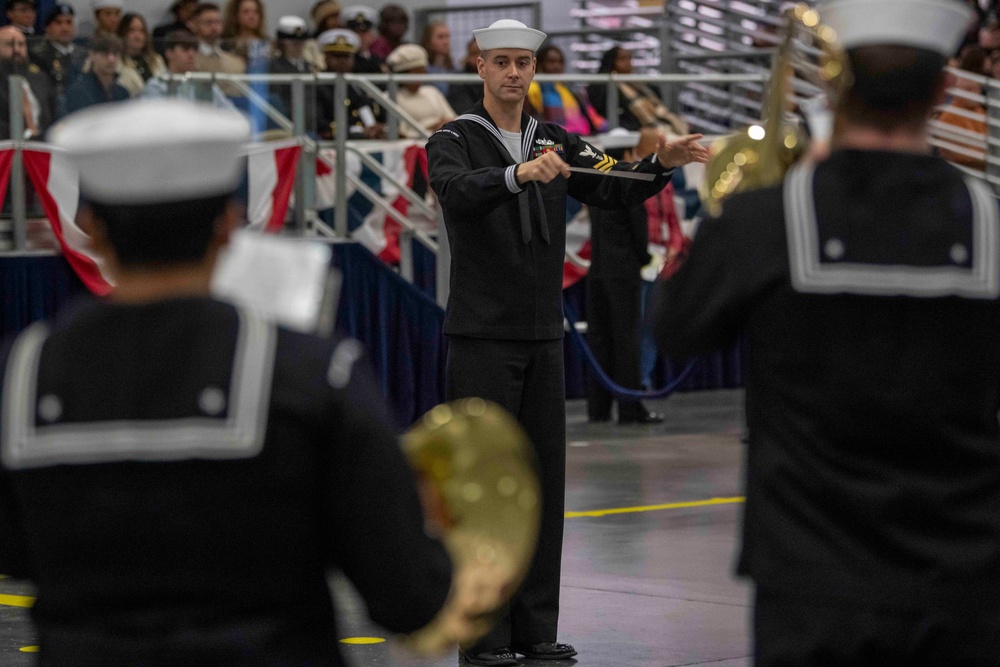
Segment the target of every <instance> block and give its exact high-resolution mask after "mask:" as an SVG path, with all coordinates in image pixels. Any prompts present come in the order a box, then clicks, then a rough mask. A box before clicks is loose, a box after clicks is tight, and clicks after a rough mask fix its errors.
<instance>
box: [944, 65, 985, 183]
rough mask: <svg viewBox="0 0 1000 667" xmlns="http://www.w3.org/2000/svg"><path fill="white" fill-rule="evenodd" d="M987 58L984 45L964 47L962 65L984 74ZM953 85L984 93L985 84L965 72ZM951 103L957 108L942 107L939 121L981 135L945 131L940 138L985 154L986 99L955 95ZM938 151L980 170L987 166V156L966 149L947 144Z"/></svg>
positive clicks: (956, 78) (974, 72)
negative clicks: (956, 148)
mask: <svg viewBox="0 0 1000 667" xmlns="http://www.w3.org/2000/svg"><path fill="white" fill-rule="evenodd" d="M985 60H986V54H985V52H984V51H983V50H982V49H981V48H980V47H973V48H968V49H964V50H963V52H962V55H961V62H959V63H958V68H959V69H961V70H962V71H963V72H969V73H970V74H971V75H974V76H982V71H983V63H984V62H985ZM953 87H954V88H955V89H957V90H959V91H962V92H965V93H969V94H972V95H982V94H983V86H982V84H981V83H980V82H979V81H977V80H975V79H973V78H971V77H966V76H962V75H961V74H958V75H954V83H953ZM949 106H951V107H954V109H945V110H944V111H942V112H941V113H940V115H938V121H940V122H942V123H946V124H948V125H950V126H952V127H955V128H957V129H959V130H963V131H965V132H972V133H974V134H975V135H977V137H978V138H972V137H966V136H955V135H952V134H950V133H945V134H943V135H942V136H941V137H940V138H941V139H943V140H945V141H947V142H948V143H951V144H956V145H958V146H960V147H961V148H963V149H966V150H968V151H972V152H976V153H983V154H985V152H986V134H987V124H986V107H985V106H983V104H982V102H979V101H977V100H972V99H969V98H967V97H964V96H962V95H952V99H951V100H950V102H949ZM956 110H957V111H956ZM965 114H974V115H975V116H977V117H976V118H969V117H968V116H967V115H965ZM938 154H939V155H940V156H941V157H943V158H944V159H946V160H948V161H950V162H954V163H955V164H960V165H962V166H964V167H969V168H970V169H977V170H980V171H982V170H985V169H986V158H985V156H982V157H980V156H973V155H966V154H965V153H963V152H959V151H956V150H951V149H948V148H944V147H939V148H938Z"/></svg>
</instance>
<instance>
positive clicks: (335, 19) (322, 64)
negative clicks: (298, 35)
mask: <svg viewBox="0 0 1000 667" xmlns="http://www.w3.org/2000/svg"><path fill="white" fill-rule="evenodd" d="M309 16H310V17H312V23H313V32H312V34H313V37H312V39H308V40H306V43H305V48H304V49H303V51H302V57H303V58H305V59H306V60H308V61H309V62H311V63H312V64H313V67H315V68H316V71H317V72H322V71H324V70H326V57H325V56H324V55H323V49H321V48H319V43H318V42H317V41H316V37H318V36H320V35H322V34H323V33H324V32H326V31H327V30H335V29H336V28H339V27H341V26H340V3H339V2H337V0H319V1H318V2H317V3H316V4H315V5H313V7H312V9H311V10H310V12H309Z"/></svg>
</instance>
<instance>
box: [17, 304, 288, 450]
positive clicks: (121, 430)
mask: <svg viewBox="0 0 1000 667" xmlns="http://www.w3.org/2000/svg"><path fill="white" fill-rule="evenodd" d="M237 313H238V315H239V333H238V334H237V341H236V350H235V352H234V354H233V370H232V375H231V379H230V389H229V396H228V397H226V399H227V403H228V405H229V412H228V415H227V418H226V419H225V420H222V419H217V418H210V417H186V418H181V419H170V420H157V421H108V422H88V423H83V424H80V423H74V424H61V425H54V426H42V427H36V426H35V406H36V403H37V401H38V396H37V391H38V367H39V363H40V360H41V352H42V347H43V345H44V343H45V340H46V339H47V338H48V334H49V332H48V329H47V328H46V327H45V326H44V325H42V324H37V325H33V326H32V327H30V328H29V329H27V330H26V331H25V332H24V333H23V334H22V335H21V336H20V337H19V339H18V340H17V342H16V343H15V345H14V348H13V349H12V350H11V355H10V358H9V359H8V363H7V377H6V380H5V382H4V392H3V405H2V430H0V460H2V461H3V464H4V465H5V466H6V467H7V468H10V469H22V468H37V467H44V466H52V465H59V464H88V463H111V462H119V461H179V460H187V459H242V458H250V457H252V456H255V455H256V454H258V453H259V452H260V450H261V449H262V448H263V446H264V436H265V432H266V430H267V416H268V406H269V404H270V396H271V384H272V381H273V376H274V358H275V352H276V345H277V331H276V329H275V326H274V325H273V324H272V323H270V322H268V321H266V320H264V319H263V318H262V317H260V316H258V315H256V314H254V313H252V312H250V311H248V310H244V309H237Z"/></svg>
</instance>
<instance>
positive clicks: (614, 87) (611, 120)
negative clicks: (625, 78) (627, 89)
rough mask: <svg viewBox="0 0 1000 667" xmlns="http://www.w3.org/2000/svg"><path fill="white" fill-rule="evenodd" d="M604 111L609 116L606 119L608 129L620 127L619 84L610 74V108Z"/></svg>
mask: <svg viewBox="0 0 1000 667" xmlns="http://www.w3.org/2000/svg"><path fill="white" fill-rule="evenodd" d="M604 111H605V113H606V114H607V115H605V116H604V117H605V118H606V119H607V121H608V129H609V130H613V129H615V128H616V127H618V84H616V83H615V81H614V75H612V74H608V107H607V109H605V110H604Z"/></svg>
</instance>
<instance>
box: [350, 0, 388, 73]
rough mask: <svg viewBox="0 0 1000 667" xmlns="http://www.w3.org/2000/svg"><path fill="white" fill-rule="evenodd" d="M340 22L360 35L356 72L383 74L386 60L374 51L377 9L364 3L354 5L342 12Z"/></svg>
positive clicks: (355, 63)
mask: <svg viewBox="0 0 1000 667" xmlns="http://www.w3.org/2000/svg"><path fill="white" fill-rule="evenodd" d="M340 24H341V25H342V26H344V27H345V28H347V29H348V30H353V31H354V33H355V34H356V35H357V36H358V52H357V53H355V54H354V70H353V72H354V73H355V74H366V73H367V74H382V73H384V72H385V71H386V67H385V61H384V59H382V58H379V57H378V56H376V55H375V54H373V53H372V42H373V41H375V11H374V10H373V9H371V8H370V7H365V6H364V5H352V6H351V7H346V8H344V10H343V11H341V12H340Z"/></svg>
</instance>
